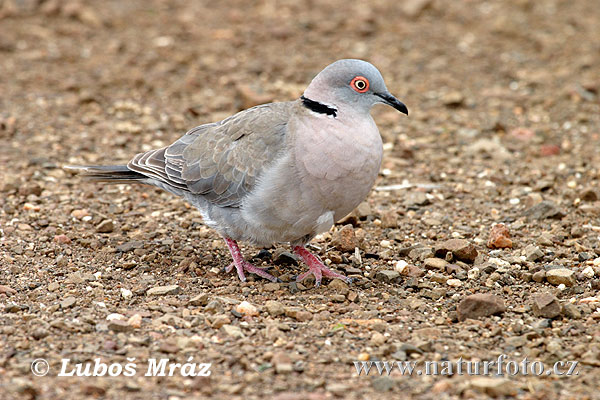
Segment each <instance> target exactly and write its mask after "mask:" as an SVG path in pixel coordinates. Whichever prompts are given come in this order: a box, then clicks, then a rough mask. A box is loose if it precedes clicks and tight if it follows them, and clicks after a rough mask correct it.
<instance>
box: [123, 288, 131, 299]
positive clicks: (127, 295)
mask: <svg viewBox="0 0 600 400" xmlns="http://www.w3.org/2000/svg"><path fill="white" fill-rule="evenodd" d="M121 297H122V298H124V299H125V300H129V299H130V298H132V297H133V292H132V291H131V290H129V289H125V288H121Z"/></svg>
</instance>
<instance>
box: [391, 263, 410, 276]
mask: <svg viewBox="0 0 600 400" xmlns="http://www.w3.org/2000/svg"><path fill="white" fill-rule="evenodd" d="M406 267H408V263H407V262H406V261H404V260H398V261H396V264H394V270H395V271H397V272H399V273H401V274H402V273H403V272H404V270H405V269H406Z"/></svg>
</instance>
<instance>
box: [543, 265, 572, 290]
mask: <svg viewBox="0 0 600 400" xmlns="http://www.w3.org/2000/svg"><path fill="white" fill-rule="evenodd" d="M573 275H574V272H573V271H571V270H570V269H566V268H556V269H550V270H548V271H546V280H547V281H548V282H549V283H551V284H553V285H555V286H558V285H560V284H563V285H565V286H573V285H574V284H575V277H574V276H573Z"/></svg>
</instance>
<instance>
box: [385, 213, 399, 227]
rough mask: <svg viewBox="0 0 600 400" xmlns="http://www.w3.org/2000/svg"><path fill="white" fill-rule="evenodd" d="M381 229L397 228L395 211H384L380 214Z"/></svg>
mask: <svg viewBox="0 0 600 400" xmlns="http://www.w3.org/2000/svg"><path fill="white" fill-rule="evenodd" d="M381 227H382V228H384V229H385V228H397V227H398V212H397V211H396V210H386V211H384V212H383V213H382V214H381Z"/></svg>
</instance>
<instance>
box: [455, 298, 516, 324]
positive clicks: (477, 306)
mask: <svg viewBox="0 0 600 400" xmlns="http://www.w3.org/2000/svg"><path fill="white" fill-rule="evenodd" d="M505 310H506V306H505V305H504V300H502V298H500V297H498V296H496V295H494V294H483V293H478V294H472V295H470V296H467V297H465V298H464V299H463V300H462V301H461V302H460V303H459V305H458V307H457V308H456V311H457V313H458V320H459V321H464V320H465V319H467V318H472V319H477V318H481V317H487V316H489V315H494V314H500V313H503V312H504V311H505Z"/></svg>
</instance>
